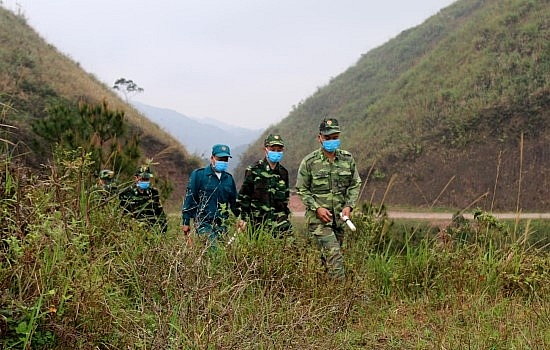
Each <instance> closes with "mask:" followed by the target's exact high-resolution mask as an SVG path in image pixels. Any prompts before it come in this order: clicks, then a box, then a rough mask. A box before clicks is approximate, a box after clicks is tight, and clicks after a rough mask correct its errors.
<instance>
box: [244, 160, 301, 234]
mask: <svg viewBox="0 0 550 350" xmlns="http://www.w3.org/2000/svg"><path fill="white" fill-rule="evenodd" d="M289 198H290V190H289V183H288V170H287V169H286V168H285V167H284V166H282V165H281V164H279V163H277V166H276V167H275V168H274V169H271V167H270V166H269V163H268V161H267V160H266V159H265V158H264V159H262V160H259V161H258V162H256V163H255V164H253V165H251V166H249V167H248V168H247V169H246V172H245V175H244V181H243V184H242V186H241V189H240V191H239V196H238V198H237V211H238V213H240V214H241V215H243V216H244V217H247V218H248V219H250V220H251V221H252V222H254V223H255V224H261V223H270V224H280V225H283V226H285V227H284V229H288V228H289V226H290V222H289V221H288V219H289V218H288V216H289V214H290V209H289V208H288V201H289Z"/></svg>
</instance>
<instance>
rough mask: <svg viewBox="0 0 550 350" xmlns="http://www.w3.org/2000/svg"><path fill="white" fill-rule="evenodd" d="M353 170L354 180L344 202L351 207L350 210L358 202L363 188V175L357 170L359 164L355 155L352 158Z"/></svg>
mask: <svg viewBox="0 0 550 350" xmlns="http://www.w3.org/2000/svg"><path fill="white" fill-rule="evenodd" d="M351 171H352V182H351V185H350V186H349V187H348V189H347V191H346V203H345V204H344V206H346V207H350V212H351V210H352V209H353V208H354V207H355V205H356V204H357V201H358V200H359V192H360V190H361V177H360V176H359V172H358V171H357V166H356V164H355V160H354V159H353V157H352V158H351ZM348 216H349V213H348Z"/></svg>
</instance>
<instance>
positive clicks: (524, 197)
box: [237, 0, 550, 210]
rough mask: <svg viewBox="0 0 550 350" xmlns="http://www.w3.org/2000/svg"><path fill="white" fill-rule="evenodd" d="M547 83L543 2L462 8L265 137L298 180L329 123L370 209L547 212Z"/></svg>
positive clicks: (374, 54)
mask: <svg viewBox="0 0 550 350" xmlns="http://www.w3.org/2000/svg"><path fill="white" fill-rule="evenodd" d="M549 78H550V2H548V1H531V0H485V1H483V0H460V1H457V2H455V3H454V4H452V5H451V6H449V7H448V8H445V9H443V10H441V11H440V12H439V13H438V14H436V15H434V16H432V17H431V18H429V19H428V20H426V21H425V22H424V23H423V24H421V25H419V26H417V27H414V28H411V29H409V30H406V31H404V32H402V33H401V34H399V35H398V36H397V37H395V38H393V39H392V40H390V41H388V42H387V43H386V44H384V45H382V46H380V47H378V48H376V49H374V50H371V51H369V52H368V53H366V54H364V55H363V56H362V57H361V58H360V59H359V60H358V62H357V63H356V64H355V65H354V66H352V67H350V68H349V69H348V70H346V71H345V72H343V73H342V74H341V75H339V76H337V77H336V78H334V79H332V80H331V81H330V83H329V84H327V85H326V86H324V87H322V88H320V89H319V90H318V91H317V92H316V93H315V94H314V95H312V96H311V97H309V98H307V99H306V100H305V101H303V102H301V103H300V104H299V105H298V106H297V107H296V108H295V109H294V110H293V111H292V112H291V113H290V114H289V116H288V117H287V118H286V119H284V120H283V121H282V122H281V123H279V124H277V125H275V126H274V127H273V128H272V129H271V130H267V131H266V134H267V133H268V132H279V133H281V134H282V135H283V136H284V137H285V138H286V140H287V145H288V146H287V150H286V153H285V160H284V163H285V165H287V167H288V168H289V170H290V172H291V177H293V178H295V175H296V170H297V168H298V165H299V161H300V160H301V158H302V157H303V156H304V155H306V154H307V153H309V152H310V151H311V150H313V149H314V148H316V147H318V146H319V144H318V143H317V141H316V134H317V130H318V125H319V122H320V120H321V119H322V118H323V117H325V116H333V117H336V118H337V119H339V120H340V122H341V124H342V128H343V132H342V135H341V138H342V144H343V148H345V149H348V150H350V151H352V152H353V153H354V155H355V158H356V160H357V162H358V164H359V167H360V172H361V174H362V178H363V179H364V181H365V182H366V187H365V188H364V190H363V192H362V193H363V199H365V200H368V201H370V200H372V201H374V202H375V203H380V202H382V201H383V202H384V203H386V204H390V205H405V206H408V205H414V206H426V207H431V206H448V207H453V208H466V207H470V206H480V207H484V208H486V209H495V210H503V209H506V210H516V209H523V210H548V209H550V203H549V201H550V200H549V198H550V188H549V187H548V186H547V182H548V181H550V177H549V176H550V155H549V153H548V151H547V149H548V146H547V145H548V138H549V137H550V135H549V133H548V130H549V129H548V127H549V124H550V118H549V117H550V115H549V114H550V79H549ZM259 142H260V140H258V141H257V143H256V145H253V146H252V147H251V149H250V150H249V151H248V152H247V153H246V154H245V155H244V156H243V164H247V163H250V162H252V161H254V160H255V159H256V158H257V157H258V152H257V151H256V150H257V149H258V144H259ZM237 176H238V177H239V178H240V177H241V176H242V167H241V170H240V171H239V172H238V173H237Z"/></svg>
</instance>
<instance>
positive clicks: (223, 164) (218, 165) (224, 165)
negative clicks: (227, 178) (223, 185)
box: [214, 160, 229, 173]
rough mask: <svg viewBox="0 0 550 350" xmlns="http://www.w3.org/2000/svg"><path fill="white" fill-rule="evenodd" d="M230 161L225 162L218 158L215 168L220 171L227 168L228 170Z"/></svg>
mask: <svg viewBox="0 0 550 350" xmlns="http://www.w3.org/2000/svg"><path fill="white" fill-rule="evenodd" d="M228 164H229V162H224V161H221V160H217V161H216V163H214V170H216V171H217V172H218V173H221V172H223V171H225V170H227V165H228Z"/></svg>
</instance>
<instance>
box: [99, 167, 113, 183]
mask: <svg viewBox="0 0 550 350" xmlns="http://www.w3.org/2000/svg"><path fill="white" fill-rule="evenodd" d="M113 177H115V172H114V171H112V170H109V169H103V170H101V171H100V172H99V178H100V179H101V180H112V179H113Z"/></svg>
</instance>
